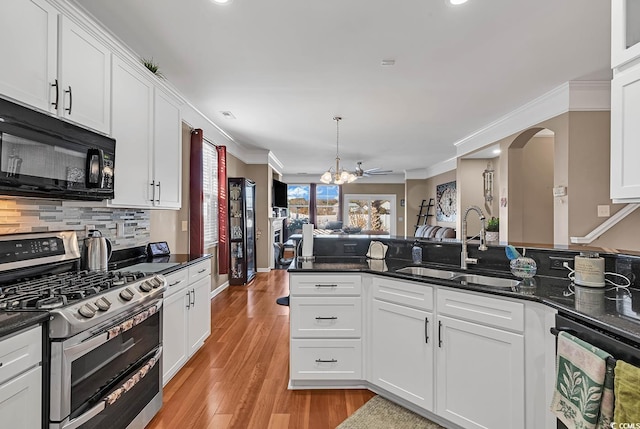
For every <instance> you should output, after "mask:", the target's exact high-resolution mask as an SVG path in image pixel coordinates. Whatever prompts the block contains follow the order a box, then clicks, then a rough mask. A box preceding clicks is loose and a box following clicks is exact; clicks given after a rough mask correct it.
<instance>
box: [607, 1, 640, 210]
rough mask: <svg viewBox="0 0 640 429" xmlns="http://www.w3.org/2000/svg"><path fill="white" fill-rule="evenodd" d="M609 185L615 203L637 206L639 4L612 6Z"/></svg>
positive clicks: (639, 194)
mask: <svg viewBox="0 0 640 429" xmlns="http://www.w3.org/2000/svg"><path fill="white" fill-rule="evenodd" d="M611 68H612V69H613V80H612V81H611V183H610V194H611V195H610V196H611V199H613V200H614V202H618V203H636V202H640V171H639V170H638V168H637V167H636V165H635V164H634V160H635V159H638V156H640V144H638V141H640V125H639V124H638V119H637V118H638V117H639V115H640V2H638V1H637V0H612V2H611Z"/></svg>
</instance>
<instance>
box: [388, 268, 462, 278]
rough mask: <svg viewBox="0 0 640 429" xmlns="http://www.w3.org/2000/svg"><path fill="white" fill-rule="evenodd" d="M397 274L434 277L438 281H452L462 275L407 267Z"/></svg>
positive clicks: (397, 271)
mask: <svg viewBox="0 0 640 429" xmlns="http://www.w3.org/2000/svg"><path fill="white" fill-rule="evenodd" d="M396 273H400V274H411V275H412V276H421V277H432V278H436V279H451V278H453V277H455V276H457V275H458V274H460V273H456V272H454V271H446V270H436V269H433V268H426V267H405V268H400V269H399V270H396Z"/></svg>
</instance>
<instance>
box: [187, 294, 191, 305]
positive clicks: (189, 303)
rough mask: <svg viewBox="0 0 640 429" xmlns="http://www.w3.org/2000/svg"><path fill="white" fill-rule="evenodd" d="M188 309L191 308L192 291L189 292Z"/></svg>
mask: <svg viewBox="0 0 640 429" xmlns="http://www.w3.org/2000/svg"><path fill="white" fill-rule="evenodd" d="M187 308H191V291H187Z"/></svg>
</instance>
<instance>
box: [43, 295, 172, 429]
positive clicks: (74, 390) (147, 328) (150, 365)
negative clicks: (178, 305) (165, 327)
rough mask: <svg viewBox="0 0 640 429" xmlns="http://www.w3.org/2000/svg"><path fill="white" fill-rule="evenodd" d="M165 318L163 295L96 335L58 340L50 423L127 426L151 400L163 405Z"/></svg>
mask: <svg viewBox="0 0 640 429" xmlns="http://www.w3.org/2000/svg"><path fill="white" fill-rule="evenodd" d="M161 321H162V300H161V299H160V300H157V301H154V302H153V303H152V304H151V305H150V306H146V307H145V308H143V309H139V310H138V311H136V312H135V313H134V314H131V315H129V316H128V317H126V318H125V317H123V318H119V319H118V320H114V322H113V323H112V324H110V325H109V326H106V327H103V328H101V329H100V330H98V331H97V332H95V333H94V334H93V335H91V336H87V334H83V333H81V334H78V335H76V336H75V337H72V338H69V339H66V340H64V341H61V342H53V343H52V345H51V386H50V389H51V395H50V428H52V429H53V428H60V429H63V428H64V429H75V428H109V429H116V428H126V427H127V426H128V425H129V424H130V423H131V422H132V421H134V420H135V419H136V417H137V416H138V415H139V414H140V413H141V412H142V411H143V410H144V409H145V407H147V405H149V404H150V403H152V402H153V403H154V404H155V403H158V401H159V405H158V406H157V408H159V407H160V405H161V400H162V399H161V398H162V388H161V379H162V363H161V356H162V347H161V338H162V337H161V333H162V330H161V329H162V326H161V323H162V322H161ZM156 411H157V410H156ZM154 413H155V412H154Z"/></svg>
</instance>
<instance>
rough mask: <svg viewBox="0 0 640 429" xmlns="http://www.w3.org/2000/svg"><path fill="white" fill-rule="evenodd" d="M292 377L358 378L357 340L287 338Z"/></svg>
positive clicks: (360, 360) (299, 378) (360, 353)
mask: <svg viewBox="0 0 640 429" xmlns="http://www.w3.org/2000/svg"><path fill="white" fill-rule="evenodd" d="M290 376H291V379H292V380H360V379H362V344H361V342H360V340H296V339H294V340H291V374H290Z"/></svg>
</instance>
